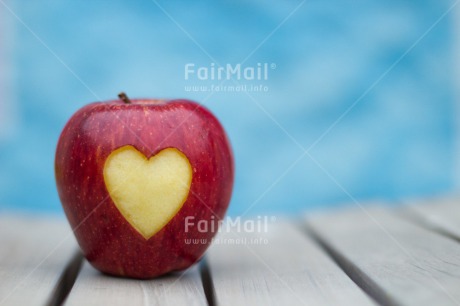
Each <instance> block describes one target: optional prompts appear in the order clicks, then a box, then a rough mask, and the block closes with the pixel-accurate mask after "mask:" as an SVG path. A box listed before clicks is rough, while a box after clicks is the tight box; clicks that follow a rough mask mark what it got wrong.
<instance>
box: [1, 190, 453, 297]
mask: <svg viewBox="0 0 460 306" xmlns="http://www.w3.org/2000/svg"><path fill="white" fill-rule="evenodd" d="M393 207H394V206H393ZM268 229H269V230H268V232H266V233H244V232H240V233H236V232H229V233H221V234H220V235H219V237H218V238H219V242H220V243H215V244H214V245H212V247H211V248H210V249H209V251H208V252H207V254H206V256H205V258H204V260H203V261H201V262H200V263H199V264H197V265H195V266H193V267H192V268H191V269H189V270H187V271H185V272H183V273H175V274H171V275H168V276H165V277H161V278H158V279H154V280H148V281H140V280H132V279H122V278H114V277H109V276H106V275H103V274H101V273H99V272H98V271H96V270H94V269H93V268H92V267H91V266H90V265H89V264H88V263H87V262H86V261H85V260H83V259H82V258H81V255H80V254H79V252H78V251H77V250H78V248H77V246H76V242H75V240H74V237H73V235H72V233H71V231H70V229H69V227H68V225H67V222H66V221H65V220H61V219H53V218H46V219H45V218H43V217H41V218H40V217H24V216H21V217H18V216H11V215H8V216H5V215H3V216H1V217H0V305H1V306H3V305H14V306H17V305H61V304H65V305H130V306H135V305H174V306H179V305H380V304H381V305H417V306H420V305H430V306H432V305H460V199H455V198H450V199H443V200H425V201H418V202H417V203H415V202H413V203H409V205H406V206H403V207H394V208H388V205H379V204H370V205H369V204H367V205H363V206H361V207H357V206H356V205H355V206H350V207H348V208H343V209H335V210H331V211H328V212H321V213H314V214H313V213H309V214H307V215H306V216H305V217H304V218H299V219H289V220H288V219H284V220H283V219H282V218H277V220H276V221H273V222H270V224H269V228H268ZM251 239H252V240H251ZM232 241H233V243H231V242H232ZM237 241H239V242H241V243H240V244H236V242H237ZM255 242H258V243H255Z"/></svg>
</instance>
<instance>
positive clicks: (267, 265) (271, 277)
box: [207, 221, 374, 306]
mask: <svg viewBox="0 0 460 306" xmlns="http://www.w3.org/2000/svg"><path fill="white" fill-rule="evenodd" d="M256 242H257V243H256ZM238 243H239V244H238ZM207 262H208V265H209V270H210V278H211V280H212V283H213V287H214V297H215V300H216V304H217V305H251V306H253V305H374V303H373V301H371V299H370V298H369V297H368V296H367V295H366V294H365V293H364V292H363V291H362V290H361V289H360V288H359V287H358V286H356V284H354V283H353V281H351V280H350V279H349V278H348V276H347V275H346V274H345V273H344V272H343V271H342V270H341V269H340V268H339V267H338V266H337V265H336V264H335V263H334V262H333V261H332V260H331V259H330V258H329V257H328V256H327V255H326V254H325V253H324V252H323V251H322V250H321V249H320V248H319V247H318V246H317V245H316V244H315V243H314V242H313V240H312V239H311V238H309V237H308V236H307V235H306V234H305V233H304V232H301V231H300V227H299V228H296V227H294V226H292V225H291V224H288V223H287V222H283V221H281V222H278V221H277V222H275V223H272V224H270V226H269V230H268V232H266V233H255V232H253V233H249V232H245V233H235V232H225V231H222V232H221V233H219V236H218V238H217V239H216V240H215V241H214V244H213V245H212V247H211V249H210V250H209V252H208V254H207Z"/></svg>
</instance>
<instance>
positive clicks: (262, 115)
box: [0, 0, 458, 215]
mask: <svg viewBox="0 0 460 306" xmlns="http://www.w3.org/2000/svg"><path fill="white" fill-rule="evenodd" d="M453 4H454V1H452V0H451V1H447V0H446V1H444V0H419V1H401V0H398V1H396V0H367V1H350V0H348V1H339V0H334V1H319V0H309V1H304V2H302V1H278V2H270V3H267V2H266V1H262V0H245V1H240V0H232V1H193V2H191V3H190V2H185V1H184V2H180V1H150V0H142V1H141V0H136V1H118V0H116V1H114V0H111V1H108V0H97V1H76V0H73V1H70V0H60V1H51V0H43V1H25V0H21V1H12V0H11V1H9V0H1V1H0V39H1V41H0V65H1V66H0V69H1V71H0V77H1V78H0V90H1V91H0V210H3V211H5V210H20V211H31V212H34V213H35V212H45V213H58V214H61V213H62V210H61V207H60V204H59V199H58V196H57V192H56V189H55V183H54V176H53V160H54V150H55V146H56V142H57V139H58V137H59V134H60V131H61V130H62V128H63V126H64V124H65V123H66V121H67V120H68V119H69V118H70V116H71V115H72V114H73V113H74V112H75V111H76V110H77V109H79V108H80V107H82V106H83V105H85V104H87V103H89V102H92V101H97V100H107V99H115V98H116V95H117V94H118V93H119V92H120V91H122V90H123V91H126V92H127V93H128V95H129V96H131V97H171V98H175V97H184V98H190V99H194V100H197V101H201V102H202V103H203V104H205V105H206V106H207V107H208V108H209V109H211V110H212V111H213V112H214V113H215V114H216V116H217V117H218V118H219V119H220V120H221V121H222V123H223V125H224V127H225V128H226V130H227V132H228V134H229V137H230V140H231V142H232V145H233V149H234V153H235V159H236V166H237V172H236V182H235V189H234V194H233V199H232V203H231V208H230V213H231V214H232V215H238V214H248V215H257V214H265V213H288V214H293V213H297V212H300V211H303V210H306V209H310V208H316V207H319V206H333V205H337V204H338V203H342V202H350V201H351V200H352V198H355V199H357V200H358V201H366V200H369V199H375V198H380V199H387V200H390V201H395V200H398V199H401V198H406V197H413V196H430V195H435V194H442V193H448V192H452V191H455V189H456V186H457V175H456V168H457V157H456V152H457V133H456V131H457V130H458V128H457V123H456V112H457V106H456V99H455V94H456V92H455V89H456V87H455V86H456V84H455V81H456V80H455V71H456V68H455V65H456V64H457V59H456V56H457V54H456V51H457V52H458V49H456V48H457V46H456V44H457V42H456V39H457V38H458V31H457V32H455V30H456V25H457V26H458V23H456V17H455V16H458V13H457V12H456V11H458V9H452V7H451V6H452V5H453ZM188 63H192V64H194V65H195V67H196V68H199V67H210V66H211V64H212V63H215V65H218V64H220V65H223V66H225V65H227V64H230V65H233V66H234V65H237V64H242V67H251V66H252V67H254V66H257V64H258V63H262V64H263V63H267V64H268V65H269V67H270V68H269V71H268V78H267V80H245V79H241V80H239V81H237V83H234V82H233V81H232V80H229V81H226V82H224V83H223V84H221V81H218V80H200V79H198V78H196V77H191V78H189V79H186V78H185V71H184V67H185V65H186V64H188ZM217 63H218V64H217ZM212 85H214V86H219V85H222V86H237V85H238V86H241V85H246V86H263V87H264V89H265V90H264V91H262V92H254V91H249V90H250V89H248V88H246V91H244V90H242V91H239V92H229V91H228V87H227V91H226V88H221V89H222V90H221V91H219V92H216V91H213V92H210V91H204V87H196V88H198V90H196V91H193V90H192V91H190V88H191V87H190V86H212ZM208 88H209V87H208ZM305 150H308V154H305Z"/></svg>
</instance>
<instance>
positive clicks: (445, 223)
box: [405, 197, 460, 240]
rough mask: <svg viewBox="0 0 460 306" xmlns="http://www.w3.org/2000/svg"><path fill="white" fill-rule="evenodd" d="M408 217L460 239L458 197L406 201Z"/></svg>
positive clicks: (459, 200) (459, 199)
mask: <svg viewBox="0 0 460 306" xmlns="http://www.w3.org/2000/svg"><path fill="white" fill-rule="evenodd" d="M406 204H407V206H406V207H405V209H406V213H407V215H408V217H411V218H413V219H414V220H415V221H416V222H419V223H420V224H422V225H423V226H425V227H427V228H429V229H432V230H435V231H438V232H440V233H443V234H445V235H447V236H450V237H452V238H454V239H456V240H460V197H444V198H435V199H424V200H412V201H407V202H406Z"/></svg>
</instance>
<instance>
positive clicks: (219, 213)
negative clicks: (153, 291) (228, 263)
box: [55, 99, 234, 279]
mask: <svg viewBox="0 0 460 306" xmlns="http://www.w3.org/2000/svg"><path fill="white" fill-rule="evenodd" d="M125 145H132V146H134V147H135V148H136V149H137V150H138V151H140V152H141V153H143V154H144V155H145V156H146V157H147V158H150V157H151V156H154V155H155V154H157V153H158V152H159V151H161V150H163V149H166V148H171V147H172V148H177V149H178V150H180V151H181V152H182V153H184V154H185V155H186V156H187V158H188V159H189V162H190V164H191V166H192V170H193V174H192V175H193V176H192V183H191V187H190V191H189V194H188V198H187V199H186V201H185V203H184V204H183V206H182V208H181V209H180V210H179V212H178V213H177V214H176V215H175V216H174V217H173V218H172V219H171V220H170V221H169V223H168V224H166V226H164V227H163V228H162V229H161V230H160V231H158V232H157V233H156V234H155V235H153V236H152V237H151V238H150V239H148V240H146V239H145V238H144V237H143V236H142V235H141V234H140V233H139V232H137V231H136V230H135V229H134V228H133V227H132V226H131V225H130V224H129V223H128V221H127V220H126V219H125V218H124V217H123V216H122V214H121V213H120V211H119V210H118V209H117V207H116V206H115V204H114V203H113V201H112V199H111V198H110V196H109V193H108V191H107V188H106V186H105V182H104V177H103V168H104V163H105V160H106V158H107V157H108V156H109V154H110V153H111V152H112V151H114V150H116V149H117V148H119V147H122V146H125ZM55 175H56V184H57V190H58V193H59V197H60V200H61V203H62V206H63V208H64V211H65V214H66V216H67V219H68V220H69V223H70V225H71V227H72V230H73V231H74V234H75V237H76V238H77V241H78V243H79V245H80V247H81V249H82V251H83V254H84V256H85V257H86V259H87V260H88V261H89V262H90V263H91V264H92V265H93V266H94V267H95V268H97V269H98V270H100V271H102V272H104V273H107V274H111V275H116V276H125V277H131V278H139V279H147V278H153V277H156V276H159V275H162V274H165V273H168V272H171V271H176V270H183V269H186V268H188V267H189V266H191V265H192V264H194V263H195V262H197V261H198V260H199V259H200V258H201V256H202V255H203V254H204V252H205V251H206V249H207V248H208V246H209V244H210V242H211V240H212V237H213V236H214V235H215V234H216V232H217V230H215V231H214V232H213V231H211V230H209V231H207V232H200V231H199V230H198V229H197V227H196V223H197V222H198V221H199V220H207V221H208V222H209V225H211V223H213V222H214V224H217V220H220V219H222V218H223V217H224V216H225V212H226V210H227V207H228V204H229V202H230V197H231V193H232V188H233V179H234V162H233V155H232V151H231V147H230V144H229V141H228V139H227V136H226V134H225V131H224V129H223V128H222V126H221V124H220V123H219V121H218V120H217V119H216V118H215V117H214V115H212V114H211V112H210V111H208V110H207V109H206V108H204V107H203V106H200V105H199V104H197V103H195V102H192V101H189V100H170V101H164V100H147V99H143V100H141V99H139V100H131V104H126V103H124V102H122V101H121V100H114V101H108V102H96V103H92V104H89V105H86V106H84V107H83V108H81V109H80V110H79V111H77V112H76V113H75V114H74V115H73V116H72V118H71V119H70V120H69V122H68V123H67V124H66V126H65V127H64V130H63V131H62V134H61V136H60V138H59V141H58V145H57V150H56V158H55ZM188 216H193V217H194V222H195V226H192V227H189V229H188V232H186V231H185V218H186V217H188ZM215 228H216V229H217V226H215ZM186 239H204V240H200V241H201V242H203V241H205V242H204V243H201V242H200V243H198V244H192V243H189V244H187V243H186Z"/></svg>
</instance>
